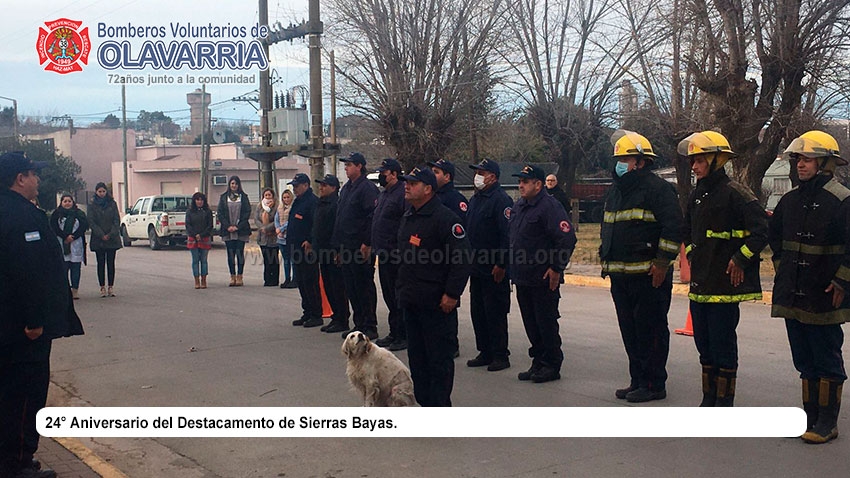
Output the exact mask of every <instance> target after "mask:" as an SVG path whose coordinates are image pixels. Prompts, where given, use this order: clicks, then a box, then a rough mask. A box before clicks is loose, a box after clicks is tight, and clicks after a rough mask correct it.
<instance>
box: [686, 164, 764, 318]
mask: <svg viewBox="0 0 850 478" xmlns="http://www.w3.org/2000/svg"><path fill="white" fill-rule="evenodd" d="M682 235H683V239H684V241H685V243H686V244H688V245H687V246H686V247H685V253H686V254H687V255H688V259H689V260H690V262H691V290H690V293H689V294H688V297H689V298H690V299H691V300H693V301H694V302H706V303H734V302H743V301H747V300H757V299H761V282H760V280H759V260H760V259H759V253H760V252H761V250H762V249H763V248H764V246H765V245H766V244H767V215H766V214H765V212H764V209H762V208H761V206H760V205H759V202H758V199H757V198H756V197H755V195H754V194H753V193H752V192H751V191H750V190H749V189H747V188H746V187H745V186H743V185H741V184H739V183H738V182H736V181H733V180H731V179H729V177H728V176H726V171H724V170H723V169H722V168H721V169H719V170H717V171H714V172H713V173H711V174H709V175H708V176H707V177H705V178H703V179H700V180H699V181H697V187H696V188H695V189H694V191H693V192H692V193H691V197H690V199H689V200H688V210H687V212H686V214H685V222H684V232H683V234H682ZM730 259H731V260H733V261H735V264H737V265H738V266H739V267H741V268H742V269H744V282H742V283H741V284H740V285H739V286H738V287H734V286H732V283H731V281H730V280H729V275H728V274H726V268H727V266H728V264H729V260H730Z"/></svg>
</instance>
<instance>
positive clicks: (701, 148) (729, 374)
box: [678, 131, 767, 407]
mask: <svg viewBox="0 0 850 478" xmlns="http://www.w3.org/2000/svg"><path fill="white" fill-rule="evenodd" d="M678 151H679V154H680V155H682V156H687V157H688V158H689V159H690V161H691V170H692V171H693V172H694V175H695V176H696V177H697V186H696V188H695V189H694V191H693V192H692V193H691V197H690V199H689V200H688V210H687V212H686V214H685V220H684V228H683V233H682V240H683V241H684V243H685V244H687V246H686V247H685V253H686V254H687V256H688V260H689V261H690V263H691V284H690V293H689V294H688V298H689V299H690V300H691V303H690V312H691V318H692V321H693V327H694V343H695V344H696V347H697V351H698V352H699V361H700V364H701V365H702V385H703V399H702V402H701V403H700V406H701V407H713V406H718V407H731V406H733V405H734V401H735V382H736V378H737V375H738V337H737V335H736V332H735V329H736V328H737V327H738V320H739V319H740V317H741V311H740V308H739V305H738V304H739V303H740V302H744V301H747V300H759V299H761V281H760V280H759V253H760V252H761V250H762V249H763V248H764V246H765V245H767V216H766V214H765V212H764V209H762V207H761V206H760V205H759V202H758V199H757V198H756V197H755V195H753V193H752V191H750V190H749V189H747V187H746V186H743V185H741V184H739V183H738V182H736V181H733V180H731V179H729V177H728V176H727V175H726V170H725V169H724V168H723V165H724V164H726V162H727V161H728V160H729V159H731V158H733V157H735V153H734V152H733V151H732V148H731V147H730V146H729V141H728V140H727V139H726V137H724V136H723V135H722V134H720V133H717V132H715V131H703V132H700V133H694V134H692V135H690V136H688V137H687V138H685V139H684V140H682V141H681V142H680V143H679V148H678Z"/></svg>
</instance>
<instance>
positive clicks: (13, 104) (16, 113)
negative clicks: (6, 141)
mask: <svg viewBox="0 0 850 478" xmlns="http://www.w3.org/2000/svg"><path fill="white" fill-rule="evenodd" d="M0 99H3V100H9V101H11V102H12V110H13V113H14V114H15V119H14V125H15V127H14V130H15V141H17V140H18V100H16V99H14V98H7V97H5V96H0Z"/></svg>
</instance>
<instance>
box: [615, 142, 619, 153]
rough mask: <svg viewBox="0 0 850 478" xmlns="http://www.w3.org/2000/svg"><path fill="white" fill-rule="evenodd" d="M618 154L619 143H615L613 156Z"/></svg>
mask: <svg viewBox="0 0 850 478" xmlns="http://www.w3.org/2000/svg"><path fill="white" fill-rule="evenodd" d="M619 152H620V143H619V142H617V143H616V144H614V154H617V153H619Z"/></svg>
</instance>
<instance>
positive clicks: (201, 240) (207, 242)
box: [186, 192, 213, 289]
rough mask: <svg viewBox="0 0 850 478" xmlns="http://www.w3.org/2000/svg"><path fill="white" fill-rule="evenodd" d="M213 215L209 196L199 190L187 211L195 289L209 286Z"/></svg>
mask: <svg viewBox="0 0 850 478" xmlns="http://www.w3.org/2000/svg"><path fill="white" fill-rule="evenodd" d="M212 230H213V217H212V211H211V210H210V206H209V204H207V196H206V195H205V194H204V193H201V192H198V193H195V194H194V195H192V205H191V206H190V207H189V210H188V211H186V248H187V249H189V252H191V253H192V275H193V276H195V289H206V288H207V271H208V270H209V265H208V263H207V256H208V255H209V253H210V248H211V247H212Z"/></svg>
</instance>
